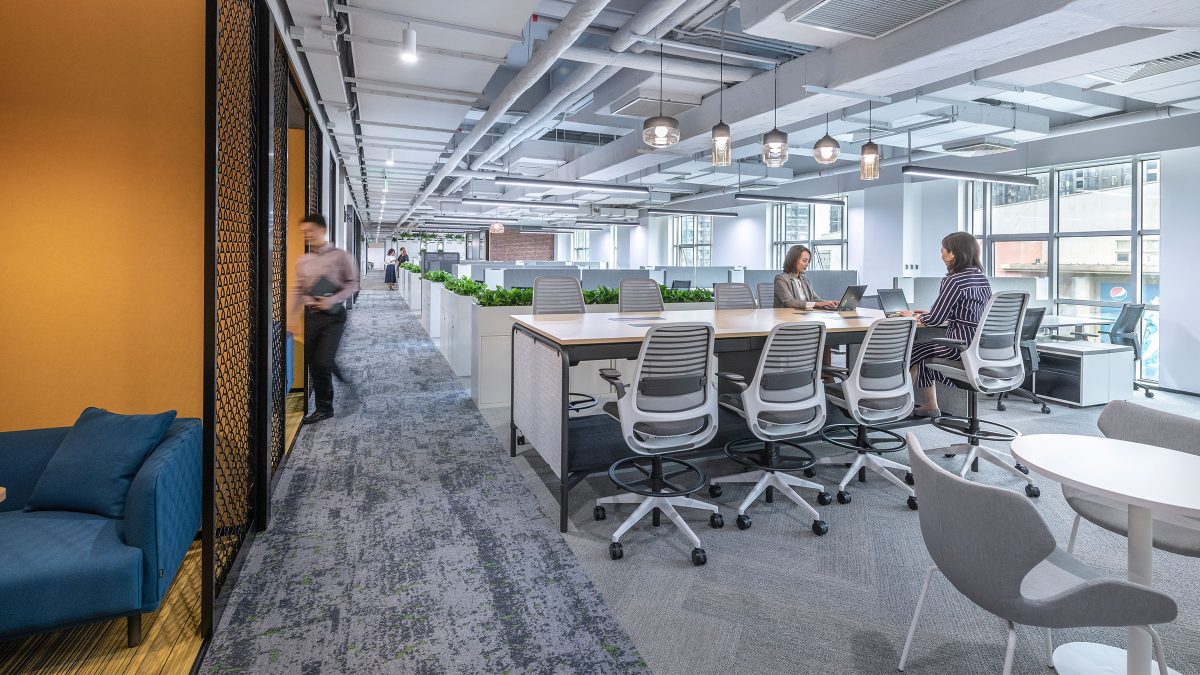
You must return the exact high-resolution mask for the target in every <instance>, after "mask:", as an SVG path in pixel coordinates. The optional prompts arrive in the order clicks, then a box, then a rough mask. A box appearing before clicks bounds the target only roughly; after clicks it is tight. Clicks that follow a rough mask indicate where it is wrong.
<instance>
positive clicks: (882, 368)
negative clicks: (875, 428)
mask: <svg viewBox="0 0 1200 675" xmlns="http://www.w3.org/2000/svg"><path fill="white" fill-rule="evenodd" d="M916 334H917V322H916V321H915V320H914V319H911V318H908V317H896V318H892V319H879V320H877V321H876V322H875V323H873V324H871V327H870V328H869V329H867V335H866V337H865V338H864V339H863V343H862V345H861V346H860V347H859V349H858V354H857V355H856V356H855V358H854V365H853V367H851V368H850V375H849V376H848V377H847V378H846V381H845V382H843V383H842V392H843V394H844V395H845V401H846V405H847V412H849V413H850V416H851V417H852V418H854V420H855V421H857V422H860V423H863V424H885V423H887V422H895V421H897V420H902V419H904V418H905V417H908V416H909V415H910V414H912V410H913V402H914V398H913V385H912V377H911V376H910V374H909V372H908V363H909V360H910V358H911V357H912V346H913V339H914V337H915V336H916Z"/></svg>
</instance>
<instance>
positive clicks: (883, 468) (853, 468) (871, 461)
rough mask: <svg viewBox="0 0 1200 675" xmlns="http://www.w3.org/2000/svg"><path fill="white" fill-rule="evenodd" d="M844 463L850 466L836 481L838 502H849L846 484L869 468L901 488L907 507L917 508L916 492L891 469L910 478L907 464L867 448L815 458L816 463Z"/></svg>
mask: <svg viewBox="0 0 1200 675" xmlns="http://www.w3.org/2000/svg"><path fill="white" fill-rule="evenodd" d="M846 463H849V465H850V467H849V468H848V469H846V473H845V475H844V476H842V480H841V481H840V482H839V483H838V492H837V500H838V502H839V503H841V504H849V503H850V493H849V492H847V491H846V486H847V485H849V484H850V481H852V480H854V477H855V476H857V475H858V474H859V472H860V471H863V472H864V476H860V479H861V478H863V477H865V471H866V470H870V471H872V472H874V473H876V474H878V475H880V476H882V477H884V478H885V479H887V481H888V482H889V483H892V484H893V485H895V486H896V487H899V488H900V489H901V490H903V491H904V492H905V494H907V495H908V508H910V509H912V510H914V511H915V510H916V509H917V493H916V492H913V489H912V488H911V487H909V486H908V485H907V484H906V483H905V481H904V480H901V479H900V478H898V477H897V476H896V474H894V473H892V471H893V470H894V471H903V472H904V473H905V478H906V479H907V478H910V477H911V475H912V474H911V472H910V471H909V468H908V467H907V466H905V465H903V464H901V463H900V462H895V461H892V460H890V459H888V458H886V457H879V456H878V455H872V454H871V453H870V452H869V451H867V450H859V451H858V452H856V453H853V454H850V453H847V454H844V455H838V456H836V457H822V458H820V459H818V460H817V464H846Z"/></svg>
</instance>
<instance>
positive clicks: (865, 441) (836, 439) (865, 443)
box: [817, 424, 908, 464]
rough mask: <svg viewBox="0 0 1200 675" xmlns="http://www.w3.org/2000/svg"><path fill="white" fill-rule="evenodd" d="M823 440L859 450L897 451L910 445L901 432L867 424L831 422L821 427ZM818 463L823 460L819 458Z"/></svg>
mask: <svg viewBox="0 0 1200 675" xmlns="http://www.w3.org/2000/svg"><path fill="white" fill-rule="evenodd" d="M839 432H842V433H839ZM871 434H876V437H875V438H872V437H871ZM879 436H883V437H884V438H879ZM821 440H823V441H825V442H826V443H829V444H831V445H836V446H838V447H839V448H846V449H847V450H857V451H859V452H875V453H881V452H896V451H898V450H903V449H904V448H906V447H908V442H907V441H905V440H904V437H903V436H901V435H900V434H897V433H896V432H894V431H891V430H889V429H884V428H882V427H873V426H870V425H865V424H830V425H829V426H827V427H825V428H823V429H821ZM817 463H818V464H820V463H821V462H820V461H819V460H818V462H817Z"/></svg>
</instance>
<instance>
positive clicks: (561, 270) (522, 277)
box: [504, 267, 579, 288]
mask: <svg viewBox="0 0 1200 675" xmlns="http://www.w3.org/2000/svg"><path fill="white" fill-rule="evenodd" d="M538 277H573V278H575V279H578V278H579V268H578V267H540V268H539V267H510V268H508V269H506V270H504V287H505V288H533V280H534V279H536V278H538Z"/></svg>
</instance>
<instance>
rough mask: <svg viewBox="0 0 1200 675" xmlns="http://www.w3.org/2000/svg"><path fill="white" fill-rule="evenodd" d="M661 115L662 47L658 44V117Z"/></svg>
mask: <svg viewBox="0 0 1200 675" xmlns="http://www.w3.org/2000/svg"><path fill="white" fill-rule="evenodd" d="M662 114H663V46H662V43H661V42H660V43H658V116H659V117H662Z"/></svg>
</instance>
